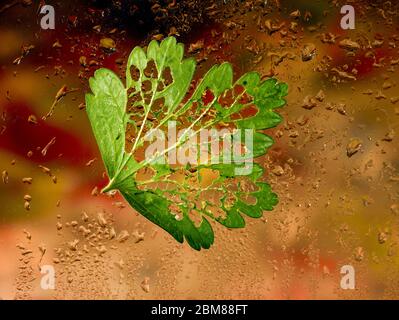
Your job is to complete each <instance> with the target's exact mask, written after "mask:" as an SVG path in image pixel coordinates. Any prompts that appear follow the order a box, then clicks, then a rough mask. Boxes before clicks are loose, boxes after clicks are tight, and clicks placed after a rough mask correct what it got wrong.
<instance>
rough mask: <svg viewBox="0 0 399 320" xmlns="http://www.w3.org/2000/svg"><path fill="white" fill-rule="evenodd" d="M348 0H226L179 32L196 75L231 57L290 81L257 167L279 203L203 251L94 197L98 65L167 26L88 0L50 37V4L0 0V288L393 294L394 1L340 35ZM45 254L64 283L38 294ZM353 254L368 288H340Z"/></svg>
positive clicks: (116, 61)
mask: <svg viewBox="0 0 399 320" xmlns="http://www.w3.org/2000/svg"><path fill="white" fill-rule="evenodd" d="M169 2H170V3H169V4H168V2H167V1H161V2H160V3H161V4H162V5H165V6H167V5H173V1H169ZM347 2H349V3H350V1H347ZM28 3H29V1H26V2H25V4H28ZM343 4H346V3H341V1H305V0H301V1H269V3H265V1H214V4H213V5H211V4H209V6H208V7H206V8H205V9H204V12H205V13H206V14H207V16H208V17H207V19H205V21H203V22H202V23H200V22H199V23H198V24H196V25H193V26H192V27H191V28H190V29H188V30H187V31H185V32H183V31H181V32H178V34H175V35H176V36H177V38H178V40H179V41H181V42H183V43H184V44H185V48H186V55H191V56H194V57H195V58H196V59H197V60H198V61H199V62H200V69H199V73H198V74H197V76H200V75H201V74H203V73H204V72H205V70H207V69H208V68H209V66H211V65H212V64H214V63H216V62H220V61H229V62H231V63H232V64H233V66H234V67H235V73H236V76H237V77H238V76H239V75H241V74H242V73H244V72H247V71H250V70H256V71H259V72H260V73H261V74H262V75H264V76H265V77H266V76H272V75H274V76H275V77H276V78H278V79H279V81H283V82H287V83H288V85H289V95H288V97H287V105H286V106H285V107H284V108H283V109H281V110H280V111H279V112H280V113H281V114H282V115H283V117H284V123H283V124H281V125H280V126H279V127H277V128H275V129H274V130H269V131H268V134H270V135H272V136H273V137H274V139H275V140H276V144H275V145H274V147H273V148H272V149H271V150H270V151H269V153H268V155H267V156H265V157H263V158H262V159H261V160H260V162H261V164H262V165H263V166H264V167H265V168H266V175H267V180H268V181H269V182H270V183H271V185H272V188H273V190H274V192H276V193H277V194H278V195H279V199H280V203H279V205H278V206H277V207H276V209H275V210H274V211H272V212H267V213H265V214H264V217H263V218H262V219H259V220H255V219H250V218H247V219H246V221H247V226H246V228H244V229H239V230H225V228H223V227H221V226H219V225H216V224H213V227H214V230H215V244H214V245H213V247H211V249H209V250H202V251H200V252H196V251H194V250H192V249H191V248H190V247H189V246H188V245H187V244H179V243H177V242H175V240H174V239H173V238H172V237H170V235H169V234H167V233H166V232H164V231H163V230H162V229H160V228H158V227H157V226H156V225H153V224H152V223H150V222H149V221H147V220H146V219H145V218H144V217H142V216H141V215H139V214H137V213H136V212H134V211H133V209H131V208H130V207H129V205H128V204H127V203H126V202H125V201H124V200H123V199H122V198H121V197H120V196H119V195H115V196H114V197H110V196H106V195H101V194H98V190H100V189H101V187H102V186H104V185H105V184H106V183H107V179H106V177H105V175H104V167H103V164H102V162H101V158H100V155H99V152H98V149H97V146H96V143H95V140H94V137H93V135H92V132H91V129H90V125H89V122H88V119H87V116H86V113H85V110H84V94H85V92H87V90H88V89H87V88H88V87H87V82H88V78H89V77H90V76H91V75H92V74H93V72H94V70H96V69H97V68H99V67H101V66H105V67H107V68H111V69H113V70H114V71H115V72H117V73H118V74H119V75H120V76H121V77H123V76H124V72H125V71H124V70H125V62H126V58H127V56H128V54H129V52H130V51H131V49H132V48H133V47H134V46H135V45H143V44H145V43H146V42H148V40H150V39H152V38H157V39H160V37H162V36H166V35H167V34H168V32H167V31H163V30H156V29H157V27H156V26H155V27H154V28H153V29H148V30H145V31H141V30H134V28H133V30H131V29H128V28H125V27H118V26H116V27H115V25H113V24H112V23H108V22H109V21H108V22H107V21H105V20H104V19H103V18H102V17H103V15H102V12H103V10H104V9H103V8H102V7H96V6H93V5H92V4H91V3H90V2H89V1H88V2H86V1H76V0H75V1H72V2H68V4H65V3H62V2H57V3H56V4H54V7H55V12H56V29H55V30H42V29H41V28H40V18H41V15H40V14H38V4H37V3H33V4H31V5H21V4H16V5H14V6H12V7H10V8H8V7H1V9H0V40H1V42H2V45H1V46H0V65H1V68H0V111H1V115H2V116H1V120H0V121H1V122H0V124H1V125H0V171H1V172H2V180H3V181H0V204H1V208H0V298H3V299H337V298H338V299H397V298H398V297H399V268H398V267H399V260H398V240H399V238H398V236H399V234H398V230H399V229H398V222H399V221H398V215H399V200H398V199H399V188H398V182H399V174H398V167H399V158H398V155H399V154H398V143H397V139H398V138H397V137H396V136H395V133H396V131H397V130H398V126H399V103H398V102H399V91H398V89H397V84H398V81H399V76H398V70H397V66H398V65H399V60H398V59H399V54H398V45H399V33H398V26H399V24H398V12H399V11H398V5H397V4H394V3H388V2H386V1H381V2H379V1H377V2H376V1H356V3H354V2H352V3H350V4H352V5H354V6H355V9H356V29H355V30H342V29H341V28H340V20H341V17H342V15H341V14H340V8H341V6H342V5H343ZM2 6H3V5H2ZM172 8H173V6H172ZM296 10H298V12H299V15H298V12H296ZM295 12H296V13H295ZM154 23H155V25H156V22H154ZM293 23H294V24H293ZM154 30H155V31H154ZM177 30H179V28H177ZM169 31H170V32H171V33H174V31H175V29H171V30H169ZM331 35H333V37H332V39H333V40H331ZM103 38H111V39H113V40H114V41H115V44H116V51H115V52H106V51H104V50H103V49H102V48H101V47H100V40H101V39H103ZM334 38H336V39H335V40H334ZM326 39H327V40H326ZM344 39H351V40H352V41H354V42H356V43H357V44H359V48H358V49H355V50H348V49H345V48H344V47H343V46H342V45H340V41H342V40H344ZM30 46H31V47H30ZM21 48H22V49H21ZM189 48H191V49H192V50H188V49H189ZM21 50H22V51H21ZM309 50H311V58H310V60H307V61H304V59H302V57H303V56H304V55H306V53H307V52H308V51H309ZM188 51H190V52H188ZM21 55H22V57H21ZM19 57H21V59H20V63H18V60H16V59H17V58H19ZM82 57H85V58H84V59H83V58H82ZM305 60H306V59H305ZM63 88H64V93H66V94H65V96H63V97H62V98H61V99H60V100H59V102H58V103H56V104H55V107H54V111H53V113H52V114H51V115H50V116H49V117H48V118H47V119H45V120H43V119H42V117H43V116H45V115H46V114H48V112H49V111H50V110H51V107H52V105H53V104H54V101H55V98H56V95H57V92H59V90H60V89H61V90H62V89H63ZM351 143H352V145H351ZM46 146H47V148H46ZM353 146H355V149H356V153H355V154H353V155H352V156H351V157H349V156H348V154H347V153H348V148H349V149H350V148H351V147H353ZM27 196H30V197H31V200H26V199H28V198H29V197H27ZM27 202H28V203H27ZM28 207H29V208H28ZM28 209H29V210H28ZM103 220H104V221H105V223H106V225H107V226H108V227H109V229H107V230H108V231H104V230H105V229H104V228H101V221H103ZM81 226H83V227H84V228H83V229H82V228H81ZM108 227H107V228H108ZM86 228H88V229H90V230H91V233H92V236H89V237H86V236H84V233H85V229H86ZM109 230H114V231H115V233H116V235H117V236H116V238H114V239H110V237H109V234H108V233H109V232H110V231H109ZM107 232H108V233H107ZM124 235H125V236H126V235H129V236H128V238H127V239H126V240H124V239H123V236H124ZM46 264H50V265H54V266H55V269H56V288H55V290H42V289H41V287H40V280H41V274H40V266H42V265H46ZM344 265H352V266H354V268H355V270H356V288H355V290H343V289H342V288H341V287H340V281H341V277H342V275H341V274H340V269H341V267H342V266H344Z"/></svg>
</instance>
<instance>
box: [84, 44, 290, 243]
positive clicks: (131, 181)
mask: <svg viewBox="0 0 399 320" xmlns="http://www.w3.org/2000/svg"><path fill="white" fill-rule="evenodd" d="M183 55H184V46H183V44H181V43H177V42H176V39H175V38H174V37H168V38H166V39H164V40H163V41H162V42H160V43H159V42H158V41H155V40H154V41H151V42H150V43H149V45H148V46H147V48H141V47H139V46H137V47H135V48H134V49H133V51H132V52H131V54H130V56H129V58H128V61H127V69H126V84H123V82H122V81H121V79H120V78H119V77H118V76H117V75H116V74H115V73H114V72H112V71H111V70H108V69H105V68H101V69H98V70H97V71H95V73H94V76H93V77H92V78H91V79H90V81H89V84H90V88H91V93H87V94H86V110H87V115H88V118H89V120H90V124H91V127H92V130H93V133H94V136H95V138H96V141H97V144H98V147H99V149H100V153H101V156H102V159H103V162H104V165H105V168H106V171H107V174H108V177H109V183H108V185H107V186H106V187H105V188H104V189H103V190H102V192H110V191H115V190H117V191H119V192H120V193H121V194H122V195H123V197H124V198H125V199H126V200H127V202H128V203H129V204H130V205H131V206H132V207H133V208H134V209H135V210H136V211H138V212H139V213H140V214H142V215H143V216H145V217H146V218H147V219H149V220H150V221H152V222H153V223H155V224H157V225H158V226H160V227H161V228H163V229H164V230H166V231H167V232H169V233H170V234H171V235H172V236H173V237H174V238H175V239H176V240H177V241H179V242H183V241H184V239H186V241H187V242H188V243H189V245H190V246H191V247H192V248H194V249H196V250H200V249H201V248H206V249H208V248H209V247H210V246H211V245H212V244H213V242H214V233H213V229H212V226H211V224H210V222H209V221H210V220H213V221H217V222H219V223H220V224H222V225H224V226H226V227H228V228H242V227H244V226H245V220H244V218H243V215H247V216H248V217H251V218H259V217H261V216H262V214H263V212H264V211H265V210H267V211H270V210H272V209H273V207H274V206H275V205H276V204H277V203H278V199H277V195H276V194H275V193H273V192H272V191H271V188H270V186H269V185H268V184H267V183H266V182H264V181H263V168H262V167H261V165H260V164H259V163H256V162H255V163H254V162H253V159H255V158H258V157H261V156H263V155H265V154H266V152H267V150H268V149H269V148H270V147H271V146H272V144H273V143H274V141H273V139H272V138H271V137H269V136H268V135H266V134H265V133H264V132H263V131H264V130H265V129H269V128H272V127H275V126H276V125H278V124H279V123H280V122H281V120H282V118H281V116H280V115H279V114H278V113H277V112H276V111H275V109H276V108H280V107H282V106H284V104H285V100H284V97H285V96H286V95H287V92H288V87H287V85H286V84H285V83H279V82H278V81H277V80H276V79H267V80H264V81H262V80H261V78H260V76H259V74H258V73H256V72H249V73H246V74H244V75H243V76H241V77H240V78H239V79H238V80H236V81H234V80H233V69H232V66H231V65H230V64H229V63H222V64H220V65H214V66H213V67H211V68H210V69H209V70H208V72H206V74H205V75H204V76H203V77H202V79H200V80H198V81H194V80H193V77H194V72H195V68H196V62H195V60H194V59H192V58H188V59H186V58H184V57H183ZM178 129H180V132H182V134H181V135H179V136H177V137H176V138H175V139H174V140H173V139H172V138H171V137H169V133H168V134H167V138H166V136H163V137H161V141H163V142H164V143H165V144H164V146H165V148H164V149H161V151H159V150H158V151H157V152H155V153H152V154H151V156H146V155H147V154H146V150H148V148H149V145H150V142H151V141H152V140H151V139H148V137H149V135H150V133H151V132H156V130H164V131H167V132H170V131H171V130H175V131H176V130H178ZM206 129H208V130H210V132H213V133H214V132H216V133H218V132H224V133H223V134H220V135H218V134H216V136H211V139H210V140H205V141H201V140H200V142H198V139H197V138H198V134H200V133H201V132H203V131H204V130H206ZM168 130H169V131H168ZM181 130H183V131H181ZM212 130H213V131H212ZM217 130H219V131H217ZM226 130H227V131H226ZM248 132H249V133H250V137H251V139H250V143H249V144H244V145H242V144H241V145H240V143H241V142H239V144H238V147H239V149H241V150H239V151H237V150H236V151H237V152H238V153H239V154H240V157H239V159H240V161H235V160H234V159H236V158H233V160H232V159H231V158H232V157H230V156H231V154H230V153H227V155H226V153H224V152H219V153H216V155H215V154H214V153H212V151H213V149H212V148H214V147H215V143H216V145H219V144H221V143H223V146H224V143H225V142H226V141H227V142H228V143H227V149H230V151H232V150H231V149H234V143H233V142H234V141H246V140H245V139H246V134H247V133H248ZM158 138H159V137H158ZM235 146H236V147H237V144H236V145H235ZM241 147H242V148H241ZM190 150H191V151H192V150H194V151H193V152H194V154H195V160H197V161H194V162H193V161H188V162H186V163H176V162H173V161H170V159H171V158H170V157H169V156H170V154H171V153H173V152H174V153H175V154H176V153H177V154H186V153H187V152H188V153H189V152H190ZM200 151H201V152H202V153H201V152H200ZM233 151H234V150H233ZM233 151H232V152H233ZM179 152H181V153H179ZM195 152H196V153H195ZM204 152H205V156H206V157H205V159H201V161H200V159H199V158H200V155H201V154H203V153H204Z"/></svg>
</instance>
